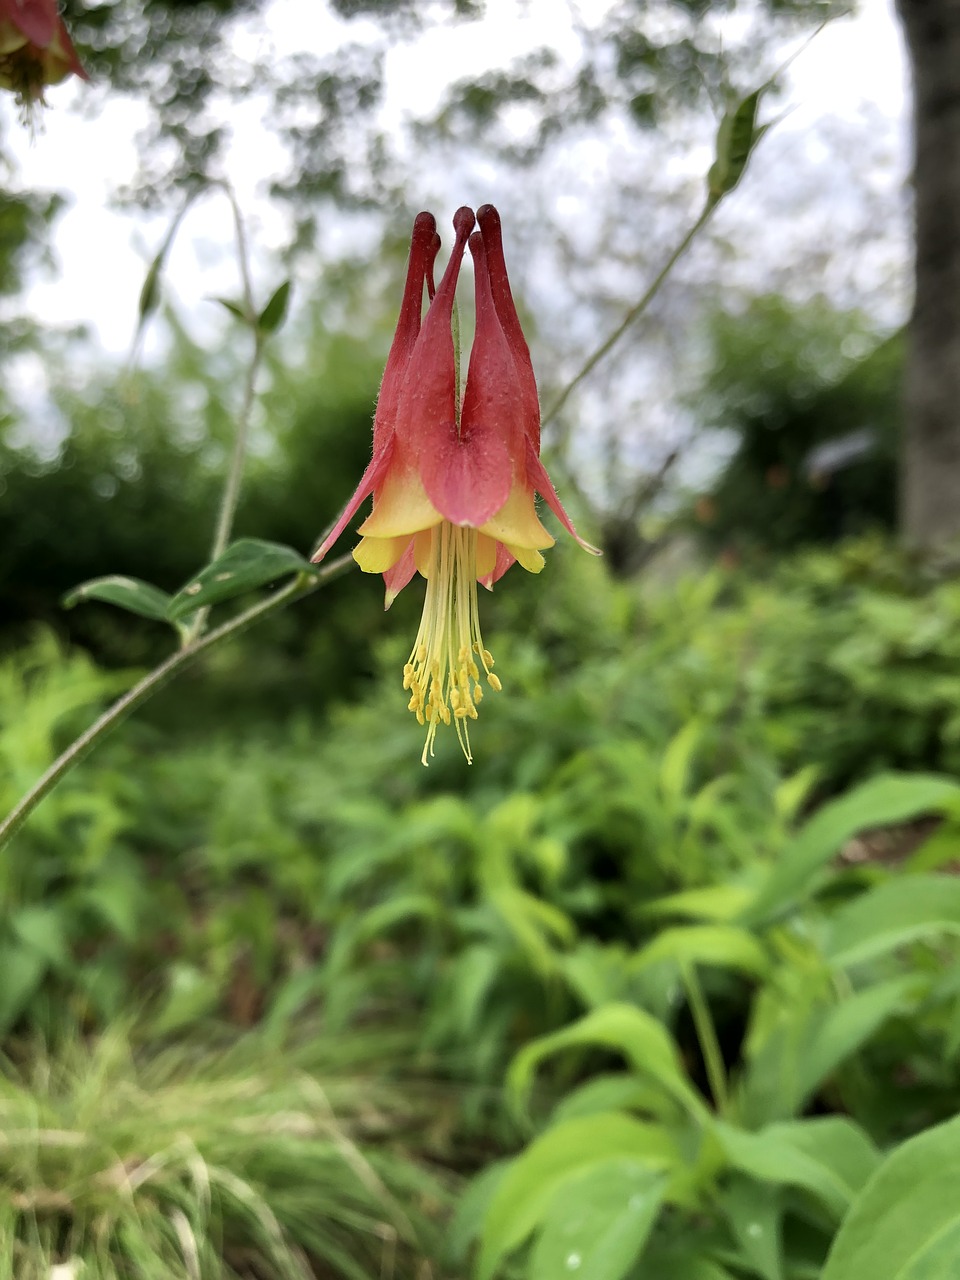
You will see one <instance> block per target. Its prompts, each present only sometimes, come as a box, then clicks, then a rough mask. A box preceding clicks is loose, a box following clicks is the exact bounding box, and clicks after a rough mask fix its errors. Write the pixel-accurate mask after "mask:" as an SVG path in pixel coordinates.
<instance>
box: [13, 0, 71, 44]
mask: <svg viewBox="0 0 960 1280" xmlns="http://www.w3.org/2000/svg"><path fill="white" fill-rule="evenodd" d="M0 18H6V20H7V21H8V22H9V23H11V24H12V25H13V26H14V27H16V29H17V30H18V31H19V32H21V34H22V35H25V36H26V37H27V39H28V40H29V41H30V43H31V44H35V45H36V46H37V47H38V48H39V49H45V48H46V47H47V45H48V44H49V43H50V41H51V40H52V39H53V36H54V32H55V31H56V29H57V26H58V25H59V24H60V19H59V14H58V13H57V6H56V0H4V3H2V4H0ZM67 43H68V44H69V43H70V42H69V39H68V40H67Z"/></svg>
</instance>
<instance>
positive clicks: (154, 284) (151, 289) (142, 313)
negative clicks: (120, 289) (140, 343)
mask: <svg viewBox="0 0 960 1280" xmlns="http://www.w3.org/2000/svg"><path fill="white" fill-rule="evenodd" d="M168 248H169V244H164V246H163V248H162V249H161V250H160V252H159V253H158V254H157V256H156V257H155V258H154V259H153V261H152V262H151V263H150V266H149V267H148V268H147V274H146V275H145V276H144V278H143V285H142V287H141V289H140V297H139V299H138V301H137V314H138V316H139V318H140V319H139V323H140V325H141V326H142V325H143V323H144V322H145V321H146V320H147V319H149V317H150V316H151V315H153V313H154V311H156V309H157V307H159V305H160V275H161V273H162V271H163V264H164V260H165V259H166V256H167V249H168Z"/></svg>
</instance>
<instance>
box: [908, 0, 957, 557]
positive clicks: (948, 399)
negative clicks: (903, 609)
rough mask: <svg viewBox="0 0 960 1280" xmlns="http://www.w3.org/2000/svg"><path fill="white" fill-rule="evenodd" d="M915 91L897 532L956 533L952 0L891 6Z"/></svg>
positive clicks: (933, 537)
mask: <svg viewBox="0 0 960 1280" xmlns="http://www.w3.org/2000/svg"><path fill="white" fill-rule="evenodd" d="M897 8H898V10H899V12H900V17H901V20H902V22H903V28H904V32H905V34H906V40H907V49H908V52H909V55H910V62H911V66H912V72H913V91H914V147H915V153H914V174H913V181H914V188H915V197H916V204H915V210H916V212H915V216H916V300H915V303H914V312H913V317H912V320H911V324H910V344H909V355H908V360H907V375H906V423H905V431H904V442H903V468H902V481H901V484H902V489H901V529H902V532H903V534H904V537H905V538H906V539H907V540H908V541H909V542H911V543H913V544H916V545H920V546H933V545H937V544H941V543H943V542H945V541H946V540H947V539H949V538H952V537H955V536H957V535H960V0H897Z"/></svg>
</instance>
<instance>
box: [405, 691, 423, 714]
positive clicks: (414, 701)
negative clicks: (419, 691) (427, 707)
mask: <svg viewBox="0 0 960 1280" xmlns="http://www.w3.org/2000/svg"><path fill="white" fill-rule="evenodd" d="M419 705H420V699H419V698H418V697H417V695H416V694H414V695H413V697H412V698H411V699H410V701H409V702H408V703H407V710H408V711H416V709H417V707H419Z"/></svg>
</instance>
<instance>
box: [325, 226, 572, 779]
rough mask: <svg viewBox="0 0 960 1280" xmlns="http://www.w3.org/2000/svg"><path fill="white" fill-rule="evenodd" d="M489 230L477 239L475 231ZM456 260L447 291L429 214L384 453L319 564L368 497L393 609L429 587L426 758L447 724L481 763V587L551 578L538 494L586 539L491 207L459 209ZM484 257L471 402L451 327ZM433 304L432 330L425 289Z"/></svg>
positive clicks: (386, 412) (403, 314)
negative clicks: (547, 443)
mask: <svg viewBox="0 0 960 1280" xmlns="http://www.w3.org/2000/svg"><path fill="white" fill-rule="evenodd" d="M475 224H479V228H480V229H479V231H475V230H474V226H475ZM453 226H454V232H455V239H454V244H453V251H452V252H451V255H450V260H449V262H448V263H447V267H446V270H445V271H444V273H443V278H442V279H441V281H440V283H439V285H438V286H436V289H434V282H433V267H434V262H435V260H436V256H437V252H438V250H439V247H440V239H439V237H438V235H437V229H436V221H435V219H434V218H433V216H432V215H431V214H429V213H421V214H419V215H418V216H417V219H416V221H415V222H414V226H413V238H412V241H411V246H410V260H409V264H408V267H407V281H406V287H405V289H404V294H403V302H402V304H401V307H400V318H399V321H398V323H397V330H396V333H395V335H394V339H393V345H392V347H391V349H390V355H389V357H388V359H387V366H386V369H385V371H384V375H383V382H382V384H381V387H380V395H379V398H378V400H377V409H376V415H375V417H374V425H373V457H372V459H371V461H370V465H369V466H368V467H367V469H366V471H365V472H364V473H363V476H362V477H361V480H360V483H359V485H358V486H357V489H356V492H355V493H354V495H353V497H352V498H351V499H350V501H349V502H348V504H347V506H346V508H345V510H344V511H343V514H342V515H341V516H340V518H339V520H338V521H337V523H336V524H335V525H334V527H333V529H332V530H331V532H330V533H329V535H328V536H327V537H326V538H325V539H324V541H323V543H322V545H321V546H320V548H319V550H318V551H317V553H316V554H315V556H314V560H315V561H319V560H322V559H323V557H324V556H325V555H326V554H327V552H328V551H329V550H330V548H331V547H332V546H333V544H334V543H335V542H336V541H337V539H338V538H339V537H340V535H341V534H342V533H343V531H344V529H345V528H346V526H347V524H348V523H349V522H350V520H351V519H352V518H353V516H354V515H355V514H356V511H357V509H358V508H359V506H360V505H361V503H362V502H364V501H365V499H367V498H368V497H370V496H371V495H372V496H373V511H372V513H371V514H370V515H369V516H368V517H367V519H366V520H365V521H364V522H363V524H362V525H361V526H360V533H361V535H362V537H361V540H360V542H359V544H358V545H357V547H356V548H355V550H354V553H353V554H354V558H355V559H356V561H357V563H358V564H359V565H360V567H361V569H363V570H365V571H366V572H367V573H382V574H383V578H384V582H385V583H386V605H387V608H389V607H390V605H391V604H392V603H393V601H394V599H395V598H396V596H397V594H398V593H399V592H400V591H401V590H402V589H403V588H404V587H405V586H406V585H407V583H408V582H409V581H410V579H411V578H412V577H413V575H414V573H415V572H417V571H419V572H420V573H421V574H422V576H423V577H424V578H426V580H427V589H426V597H425V600H424V608H423V617H422V619H421V622H420V630H419V632H418V634H417V638H416V641H415V642H414V646H413V649H412V650H411V653H410V658H409V660H408V662H407V663H406V665H405V667H404V670H403V684H404V688H405V689H407V690H408V691H409V693H410V702H409V709H410V710H411V711H413V712H414V713H415V714H416V717H417V719H418V721H419V722H420V723H421V724H422V725H425V726H426V729H427V739H426V743H425V745H424V749H423V763H424V764H426V763H427V756H428V754H429V755H432V754H433V749H434V738H435V736H436V733H437V729H438V727H439V726H440V725H441V724H446V725H449V724H451V723H452V724H454V725H455V727H456V730H457V735H458V737H459V740H460V745H461V746H462V748H463V751H464V754H465V755H466V757H467V760H468V761H469V760H470V759H471V752H470V739H469V733H468V722H469V721H470V720H475V719H476V718H477V706H478V704H479V703H480V701H481V700H482V698H483V682H484V681H486V683H487V685H488V686H489V687H490V688H492V689H495V690H498V691H499V690H500V688H501V684H500V680H499V678H498V676H496V675H495V674H494V671H493V665H494V663H493V657H492V655H491V653H490V651H489V650H488V649H487V648H486V647H485V646H484V643H483V638H482V636H481V634H480V616H479V610H478V606H477V583H478V582H479V583H481V584H482V585H483V586H485V587H488V588H491V587H492V586H493V584H494V583H495V582H496V581H497V580H498V579H499V578H501V577H502V576H503V574H504V573H506V571H507V570H508V569H509V568H510V566H511V565H512V564H514V563H515V562H518V563H520V564H521V565H522V566H523V567H524V568H525V569H527V570H528V571H529V572H530V573H539V572H540V570H541V569H542V568H543V565H544V559H543V555H542V554H541V553H542V552H543V551H544V550H545V549H546V548H547V547H550V546H552V545H553V541H554V539H553V538H552V537H551V536H550V534H549V533H548V532H547V530H546V529H545V528H544V527H543V525H542V524H541V523H540V519H539V517H538V516H537V508H536V499H535V495H536V494H538V493H539V494H540V495H541V496H542V497H543V498H544V500H545V501H546V503H547V505H548V506H549V507H550V509H551V510H552V511H553V512H554V514H555V515H556V516H557V518H558V519H559V520H560V522H561V524H562V525H563V526H564V528H565V529H566V530H567V531H568V532H569V533H570V534H572V535H573V537H574V538H576V539H577V541H578V542H579V543H580V544H581V546H584V547H586V549H587V550H589V551H594V550H595V549H594V548H593V547H590V546H589V544H587V543H585V542H584V541H583V539H582V538H580V537H579V535H578V534H577V531H576V529H575V528H574V527H573V524H572V522H571V520H570V517H569V516H568V515H567V513H566V511H564V509H563V506H562V505H561V502H560V499H559V498H558V497H557V494H556V491H555V490H554V488H553V485H552V484H551V482H550V478H549V476H548V475H547V472H546V470H545V468H544V466H543V464H542V462H541V461H540V402H539V398H538V395H537V384H536V379H535V378H534V373H533V366H532V364H531V362H530V352H529V350H528V348H527V344H526V341H525V339H524V336H523V331H522V329H521V327H520V320H519V317H518V316H517V311H516V307H515V306H514V303H513V296H512V294H511V291H510V282H509V279H508V278H507V268H506V264H505V262H504V257H503V244H502V239H501V230H500V216H499V214H498V213H497V211H496V209H494V208H493V206H492V205H484V206H483V207H482V208H481V209H480V210H479V212H478V213H477V214H476V215H474V212H473V210H472V209H468V208H462V209H458V210H457V212H456V214H455V215H454V219H453ZM468 245H469V248H470V253H471V255H472V257H473V264H474V276H475V292H476V330H475V335H474V340H473V348H472V350H471V352H470V363H469V368H468V370H467V380H466V386H465V388H464V392H463V400H462V403H461V401H460V395H459V387H458V385H457V368H456V355H455V351H454V340H453V332H452V319H453V306H454V295H455V293H456V287H457V279H458V276H459V274H460V264H461V262H462V259H463V254H464V250H465V249H466V247H467V246H468ZM424 285H426V287H427V293H428V296H429V298H430V305H429V307H428V309H427V313H426V315H425V316H424V318H423V321H422V323H421V310H422V306H423V289H424Z"/></svg>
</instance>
